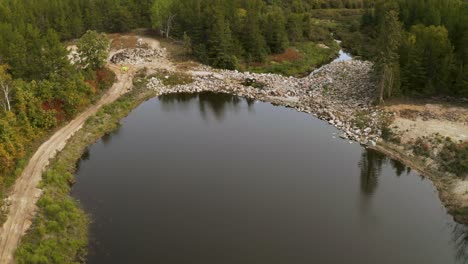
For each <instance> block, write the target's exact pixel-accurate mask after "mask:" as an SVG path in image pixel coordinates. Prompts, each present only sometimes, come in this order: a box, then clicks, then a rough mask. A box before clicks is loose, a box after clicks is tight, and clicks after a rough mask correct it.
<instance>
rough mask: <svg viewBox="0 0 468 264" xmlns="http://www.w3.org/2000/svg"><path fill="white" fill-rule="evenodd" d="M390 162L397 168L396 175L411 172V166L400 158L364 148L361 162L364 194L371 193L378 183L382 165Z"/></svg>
mask: <svg viewBox="0 0 468 264" xmlns="http://www.w3.org/2000/svg"><path fill="white" fill-rule="evenodd" d="M384 164H390V165H391V167H392V168H393V169H394V170H395V174H396V176H398V177H400V176H401V175H402V174H403V173H404V172H406V174H409V173H410V172H411V168H410V167H407V166H405V165H404V164H403V163H401V162H399V161H398V160H394V159H390V158H388V157H387V156H385V155H384V154H382V153H380V152H378V151H376V150H373V149H364V150H363V152H362V155H361V161H360V162H359V164H358V165H359V168H360V169H361V191H362V193H363V194H367V195H371V194H373V193H374V192H375V189H376V188H377V185H378V178H379V175H380V174H381V171H382V165H384Z"/></svg>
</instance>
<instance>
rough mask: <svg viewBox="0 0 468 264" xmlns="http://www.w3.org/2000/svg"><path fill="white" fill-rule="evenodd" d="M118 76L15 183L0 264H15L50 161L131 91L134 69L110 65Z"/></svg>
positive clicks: (0, 236) (0, 241)
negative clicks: (89, 121) (94, 117)
mask: <svg viewBox="0 0 468 264" xmlns="http://www.w3.org/2000/svg"><path fill="white" fill-rule="evenodd" d="M110 68H111V69H112V70H113V71H114V72H115V73H116V74H117V82H116V83H115V84H114V85H113V86H112V87H111V88H110V89H109V91H107V92H106V93H105V94H104V95H103V96H102V98H101V99H100V100H99V102H97V103H96V104H95V105H93V106H91V107H90V108H89V109H87V110H86V111H85V112H83V113H81V114H80V115H79V116H77V117H76V118H75V119H74V120H72V121H71V122H70V123H69V124H68V125H66V126H65V127H63V128H62V129H60V130H59V131H57V132H56V133H55V134H54V135H53V136H52V137H51V138H50V139H49V140H48V141H46V142H45V143H43V144H42V145H41V146H40V147H39V149H38V150H37V152H36V153H35V154H34V156H33V157H32V158H31V160H30V161H29V163H28V165H27V167H26V168H25V169H24V170H23V172H22V174H21V176H20V177H19V178H18V179H17V180H16V182H15V184H14V186H13V187H12V189H11V191H10V193H11V194H10V196H9V197H8V200H9V203H10V206H9V212H8V215H7V221H6V222H5V223H4V224H3V227H1V228H0V263H1V264H9V263H14V252H15V250H16V248H17V246H18V243H19V241H20V239H21V237H22V236H23V235H24V233H25V232H26V230H27V229H28V228H29V227H30V226H31V223H32V220H33V217H34V212H35V210H36V202H37V201H38V199H39V197H40V196H41V189H39V188H38V184H39V182H40V180H41V176H42V173H43V171H44V170H45V168H46V167H47V165H48V164H49V160H50V159H52V158H53V157H54V156H55V154H56V153H57V152H58V151H60V150H62V149H63V148H64V147H65V144H66V142H67V140H68V139H69V138H70V137H71V136H72V135H73V134H74V133H75V132H76V131H78V130H79V129H81V127H82V126H83V124H84V122H85V121H86V120H87V119H88V118H89V117H90V116H92V115H94V114H95V113H96V112H97V111H98V110H99V108H101V107H102V106H103V105H105V104H109V103H111V102H113V101H115V100H116V99H117V98H119V97H120V96H121V95H122V94H124V93H125V92H126V91H127V90H128V88H131V85H132V78H133V75H134V73H135V72H136V68H130V69H129V71H128V72H126V73H125V74H123V73H121V71H120V69H119V68H120V67H118V66H115V65H110Z"/></svg>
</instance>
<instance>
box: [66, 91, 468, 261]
mask: <svg viewBox="0 0 468 264" xmlns="http://www.w3.org/2000/svg"><path fill="white" fill-rule="evenodd" d="M121 123H122V126H121V127H120V128H119V129H118V130H117V131H115V132H114V133H112V134H111V135H107V136H105V137H103V138H102V139H101V140H100V141H98V142H97V143H96V144H94V145H92V146H90V148H89V151H88V152H87V153H85V155H83V158H82V160H81V161H80V162H79V169H78V171H77V175H76V179H77V183H76V185H75V186H74V188H73V192H72V195H73V196H74V197H76V198H77V199H79V200H80V201H81V203H82V204H83V206H84V208H85V210H86V211H87V212H89V213H90V215H91V217H92V219H93V223H92V224H91V230H90V233H91V243H90V249H89V250H90V254H89V260H88V263H92V264H94V263H96V264H97V263H99V264H106V263H109V264H119V263H174V264H175V263H180V264H182V263H184V264H186V263H190V264H229V263H232V264H234V263H235V264H238V263H243V264H250V263H252V264H262V263H265V264H272V263H278V264H280V263H281V264H283V263H288V264H296V263H332V264H333V263H351V264H354V263H356V264H366V263H369V264H374V263H380V264H387V263H388V264H395V263H401V264H406V263H407V264H414V263H425V264H449V263H450V264H455V263H466V262H467V259H468V258H467V241H468V238H467V237H468V236H467V231H466V229H465V227H464V226H462V225H459V224H456V223H455V222H454V221H453V220H452V217H451V216H450V215H448V214H447V212H446V210H445V208H444V207H443V205H442V204H441V202H440V200H439V198H438V194H437V191H436V189H435V188H434V186H433V185H432V183H431V182H430V181H429V180H426V179H424V178H423V177H421V176H420V175H418V174H417V173H415V172H412V171H411V169H410V168H408V167H405V166H404V165H403V164H401V163H399V162H397V161H394V160H391V159H388V158H387V157H385V156H384V155H381V154H379V153H376V152H374V151H371V150H366V149H364V148H362V147H361V146H360V145H358V144H350V143H349V142H348V141H343V140H341V139H338V138H336V136H335V137H334V136H333V135H336V134H338V133H339V131H338V130H336V129H335V128H333V127H331V126H329V125H328V124H327V123H326V122H323V121H321V120H319V119H316V118H313V117H311V116H310V115H308V114H304V113H298V112H296V111H294V110H292V109H287V108H284V107H277V106H273V105H271V104H268V103H262V102H256V101H252V100H247V99H244V98H240V97H236V96H230V95H225V94H214V93H201V94H178V95H165V96H161V97H159V98H154V99H151V100H149V101H147V102H145V103H143V104H142V105H140V106H139V107H138V108H136V109H135V110H134V111H133V112H132V113H131V114H130V115H129V116H128V117H127V118H125V119H123V120H122V122H121Z"/></svg>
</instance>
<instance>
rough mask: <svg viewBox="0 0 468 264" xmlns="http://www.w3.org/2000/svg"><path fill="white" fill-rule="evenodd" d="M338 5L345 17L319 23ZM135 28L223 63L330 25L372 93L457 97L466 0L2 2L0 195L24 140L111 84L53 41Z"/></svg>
mask: <svg viewBox="0 0 468 264" xmlns="http://www.w3.org/2000/svg"><path fill="white" fill-rule="evenodd" d="M343 10H344V11H345V12H348V13H349V14H352V15H353V16H350V17H352V18H353V21H344V22H343V23H341V24H340V26H338V27H329V26H327V23H328V24H329V22H330V21H333V20H334V18H336V19H338V17H339V14H340V12H343ZM135 28H153V29H155V30H158V32H160V33H161V35H162V36H163V37H167V38H171V39H174V40H176V41H178V42H180V43H183V45H184V47H185V48H186V49H187V50H188V52H189V53H190V54H191V56H193V57H194V58H196V59H197V60H199V61H200V62H203V63H206V64H209V65H212V66H215V67H219V68H227V69H242V67H246V65H247V67H248V66H249V65H251V64H254V63H261V62H264V61H265V60H266V58H267V56H269V55H271V54H282V53H284V52H286V51H287V50H288V48H289V47H291V46H299V45H306V44H307V43H311V42H316V43H318V42H324V41H329V42H333V39H332V36H331V33H335V37H337V38H341V39H342V40H343V46H344V47H345V48H347V49H349V50H350V51H352V52H353V53H355V55H359V56H361V57H363V58H368V59H372V60H373V61H374V62H375V75H376V78H377V79H378V84H379V88H380V89H379V91H380V93H379V95H377V96H378V97H380V99H381V100H384V99H386V98H389V97H394V96H433V95H444V96H446V95H449V96H458V97H460V96H464V97H468V3H467V2H466V1H460V0H388V1H384V0H225V1H222V0H178V1H176V0H66V1H63V0H3V1H2V2H1V3H0V85H1V88H2V96H1V98H2V99H1V100H0V103H1V104H2V109H1V110H0V193H4V192H5V191H6V189H7V188H8V187H9V186H10V185H11V183H12V182H14V179H15V176H16V175H17V174H18V173H19V171H21V168H22V166H23V165H24V163H25V162H26V160H27V158H28V155H29V154H30V153H31V151H32V150H33V148H34V146H36V145H37V144H38V143H40V141H41V140H43V139H44V138H45V137H46V136H47V135H48V133H50V132H51V131H53V130H54V129H56V128H57V127H59V126H60V125H61V124H63V123H64V122H66V121H67V120H70V119H71V118H73V117H74V116H75V115H76V114H77V113H78V112H80V110H82V109H84V108H85V107H86V106H88V105H90V104H91V103H92V102H93V100H95V99H96V98H97V97H98V96H99V94H100V92H102V91H104V90H105V89H106V87H109V85H111V84H112V82H113V78H114V77H113V75H112V73H111V72H110V71H109V70H106V69H105V68H103V67H102V66H103V65H95V66H93V67H83V65H81V66H80V64H72V63H71V62H70V60H69V58H68V57H67V56H68V51H67V50H66V48H65V45H64V43H66V42H67V41H69V40H72V39H77V38H80V37H81V36H83V34H85V33H86V32H88V30H95V31H96V32H106V33H113V32H127V31H130V30H132V29H135ZM96 34H97V33H96ZM103 45H104V46H105V43H104V44H103ZM84 46H85V45H83V47H84Z"/></svg>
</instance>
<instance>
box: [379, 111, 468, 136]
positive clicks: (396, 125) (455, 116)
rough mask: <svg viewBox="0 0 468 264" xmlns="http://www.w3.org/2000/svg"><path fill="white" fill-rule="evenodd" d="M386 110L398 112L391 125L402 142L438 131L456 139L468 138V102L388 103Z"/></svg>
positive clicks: (442, 134)
mask: <svg viewBox="0 0 468 264" xmlns="http://www.w3.org/2000/svg"><path fill="white" fill-rule="evenodd" d="M385 110H386V111H389V112H394V113H395V120H394V122H393V124H392V125H391V126H392V128H393V129H394V130H395V131H396V132H397V133H398V134H399V135H400V137H401V141H402V143H408V142H412V141H414V140H416V139H417V138H422V137H432V135H433V134H436V133H438V134H439V135H441V136H442V137H449V138H451V139H452V140H454V141H457V142H458V141H462V142H464V141H468V105H466V106H464V105H450V104H448V103H441V104H436V103H431V104H422V105H419V104H407V103H404V104H393V105H388V106H385Z"/></svg>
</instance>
